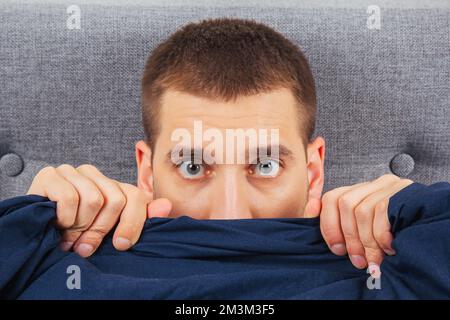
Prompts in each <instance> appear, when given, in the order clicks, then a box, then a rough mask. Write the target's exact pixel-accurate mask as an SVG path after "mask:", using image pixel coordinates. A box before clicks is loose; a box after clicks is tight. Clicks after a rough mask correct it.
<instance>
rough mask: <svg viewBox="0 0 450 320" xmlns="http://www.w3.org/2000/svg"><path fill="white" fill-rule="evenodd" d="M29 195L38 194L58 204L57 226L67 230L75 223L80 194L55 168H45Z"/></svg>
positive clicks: (34, 182) (35, 180)
mask: <svg viewBox="0 0 450 320" xmlns="http://www.w3.org/2000/svg"><path fill="white" fill-rule="evenodd" d="M27 194H37V195H41V196H44V197H47V198H49V200H51V201H55V202H56V226H57V227H58V228H60V229H67V228H69V227H71V226H72V225H73V224H74V223H75V218H76V216H77V211H78V202H79V194H78V191H77V190H76V189H75V187H74V186H73V185H72V184H71V183H70V182H69V181H67V180H66V179H65V178H64V177H63V176H61V175H60V174H59V173H58V171H56V169H55V168H54V167H45V168H43V169H42V170H40V171H39V173H38V174H37V175H36V176H35V178H34V179H33V182H32V184H31V186H30V189H29V190H28V192H27Z"/></svg>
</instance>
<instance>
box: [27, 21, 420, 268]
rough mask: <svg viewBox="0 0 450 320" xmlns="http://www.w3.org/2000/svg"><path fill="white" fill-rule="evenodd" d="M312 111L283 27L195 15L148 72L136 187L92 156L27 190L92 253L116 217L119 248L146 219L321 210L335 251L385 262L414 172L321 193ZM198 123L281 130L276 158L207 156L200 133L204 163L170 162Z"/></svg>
mask: <svg viewBox="0 0 450 320" xmlns="http://www.w3.org/2000/svg"><path fill="white" fill-rule="evenodd" d="M315 115H316V92H315V85H314V79H313V76H312V73H311V71H310V69H309V66H308V63H307V60H306V58H305V57H304V56H303V54H302V53H301V51H300V50H299V49H298V48H297V47H296V46H295V45H294V44H293V43H291V42H290V41H289V40H287V39H286V38H285V37H283V36H282V35H281V34H279V33H277V32H276V31H274V30H272V29H270V28H269V27H267V26H265V25H263V24H260V23H256V22H253V21H248V20H238V19H228V18H224V19H215V20H205V21H202V22H200V23H191V24H188V25H186V26H184V27H183V28H181V29H180V30H178V31H177V32H175V33H174V34H173V35H172V36H171V37H170V38H169V39H167V40H166V41H165V42H163V43H162V44H160V45H159V46H158V47H157V48H156V49H155V50H154V51H153V52H152V54H151V56H150V58H149V60H148V62H147V65H146V67H145V70H144V74H143V79H142V117H143V125H144V130H145V133H146V140H145V141H139V142H138V143H137V144H136V162H137V168H138V183H137V186H133V185H131V184H127V183H121V182H119V181H115V180H113V179H109V178H107V177H105V176H104V175H103V174H102V173H101V172H99V170H97V169H96V168H95V167H93V166H92V165H82V166H79V167H77V168H74V167H72V166H70V165H67V164H64V165H61V166H59V167H57V168H54V167H46V168H44V169H42V170H41V171H40V172H39V173H38V174H37V175H36V177H35V178H34V180H33V182H32V185H31V186H30V188H29V190H28V192H27V194H36V195H42V196H46V197H48V198H49V199H50V200H53V201H56V202H57V224H58V226H59V227H60V228H62V229H63V230H64V233H63V240H62V244H61V246H62V248H63V249H64V250H71V249H72V250H74V251H76V252H77V253H78V254H79V255H81V256H82V257H88V256H90V255H92V254H93V253H94V252H95V250H96V249H97V248H98V247H99V245H100V243H101V242H102V239H103V237H104V236H105V235H106V234H107V233H108V232H109V231H110V230H112V229H113V228H114V227H115V226H116V225H117V228H116V229H115V233H114V240H113V243H114V246H115V248H116V249H118V250H127V249H129V248H130V247H131V246H133V245H134V244H136V242H137V241H138V239H139V236H140V232H141V230H142V228H143V225H144V222H145V220H146V219H147V218H148V217H174V218H175V217H179V216H181V215H188V216H191V217H193V218H196V219H248V218H281V217H305V218H312V217H317V216H319V215H320V219H321V220H320V222H321V223H320V225H321V231H322V234H323V237H324V239H325V240H326V242H327V244H328V246H329V248H330V250H331V251H332V252H333V253H335V254H337V255H346V254H348V255H349V257H350V259H351V261H352V263H353V265H354V266H355V267H357V268H359V269H363V268H366V267H368V265H369V264H370V263H375V264H377V265H379V264H380V263H381V261H382V259H383V255H384V254H385V253H386V254H389V255H392V254H395V252H394V250H393V249H392V247H391V241H392V235H391V233H390V224H389V220H388V215H387V206H388V202H389V198H390V197H392V196H393V195H394V194H396V193H397V192H399V191H400V190H402V189H403V188H405V187H406V186H408V185H409V184H411V183H412V181H411V180H408V179H400V178H398V177H396V176H394V175H384V176H382V177H380V178H379V179H376V180H374V181H370V182H365V183H359V184H356V185H354V186H346V187H341V188H338V189H335V190H332V191H330V192H327V193H325V194H324V195H323V196H322V189H323V183H324V159H325V141H324V139H323V138H321V137H316V138H313V132H314V123H315ZM195 121H200V122H201V124H202V126H203V128H209V129H215V130H216V131H218V132H220V133H222V134H223V135H225V132H226V131H227V130H230V129H231V130H239V129H244V130H246V129H257V130H260V129H268V130H271V129H277V130H278V132H279V137H278V138H279V139H278V140H279V141H278V142H279V143H278V144H277V145H274V144H272V145H270V146H269V149H270V150H272V149H278V150H279V153H278V156H273V154H272V152H271V153H269V154H268V156H267V157H266V158H264V159H257V160H256V161H254V162H252V161H251V159H247V161H246V162H245V163H227V164H223V163H219V164H218V163H212V164H205V163H204V162H205V161H204V159H203V158H202V155H203V156H204V154H203V151H204V149H205V148H206V145H205V143H204V142H203V143H202V144H201V145H200V146H199V148H197V149H200V150H196V151H200V152H197V153H196V154H197V155H198V153H200V158H201V159H200V161H197V162H195V161H194V160H196V159H194V156H193V154H194V153H195V152H194V151H195V150H194V149H195V148H194V147H192V150H190V151H192V152H189V151H188V152H187V154H184V153H183V155H182V158H181V161H180V162H178V163H174V161H172V160H173V159H172V158H171V157H169V155H171V154H173V151H174V149H176V147H177V144H176V141H173V139H172V138H173V133H174V131H176V130H177V129H180V128H185V129H187V130H188V131H189V132H191V133H192V135H194V133H193V130H194V122H195ZM189 147H191V146H189ZM262 147H263V146H261V145H258V146H257V149H258V148H262ZM214 151H215V152H219V151H220V150H214ZM227 151H228V150H227ZM246 151H248V150H247V149H246V148H243V149H241V150H237V152H238V153H239V154H242V153H244V152H246ZM273 153H275V152H273ZM197 160H198V159H197ZM267 171H268V172H269V173H267Z"/></svg>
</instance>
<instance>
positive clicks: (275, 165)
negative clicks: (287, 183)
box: [255, 159, 280, 177]
mask: <svg viewBox="0 0 450 320" xmlns="http://www.w3.org/2000/svg"><path fill="white" fill-rule="evenodd" d="M279 170H280V163H279V162H278V161H276V160H272V159H267V160H262V161H261V162H259V163H258V164H256V165H255V173H256V174H258V175H259V176H262V177H275V176H276V175H277V174H278V171H279Z"/></svg>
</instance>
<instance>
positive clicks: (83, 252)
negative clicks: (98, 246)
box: [76, 243, 94, 257]
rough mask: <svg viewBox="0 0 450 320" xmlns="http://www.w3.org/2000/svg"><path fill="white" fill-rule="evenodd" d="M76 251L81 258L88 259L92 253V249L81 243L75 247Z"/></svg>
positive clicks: (90, 246) (88, 245)
mask: <svg viewBox="0 0 450 320" xmlns="http://www.w3.org/2000/svg"><path fill="white" fill-rule="evenodd" d="M76 251H77V253H78V254H79V255H80V256H82V257H89V256H90V255H91V254H92V252H93V251H94V247H93V246H92V245H90V244H87V243H82V244H80V245H79V246H78V247H77V249H76Z"/></svg>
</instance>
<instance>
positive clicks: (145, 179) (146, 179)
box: [135, 140, 153, 194]
mask: <svg viewBox="0 0 450 320" xmlns="http://www.w3.org/2000/svg"><path fill="white" fill-rule="evenodd" d="M135 149H136V165H137V170H138V177H137V187H138V188H139V189H141V190H145V191H147V192H150V193H151V194H153V168H152V163H151V158H152V150H151V149H150V147H149V146H148V145H147V143H145V141H143V140H140V141H138V142H137V143H136V146H135Z"/></svg>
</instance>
